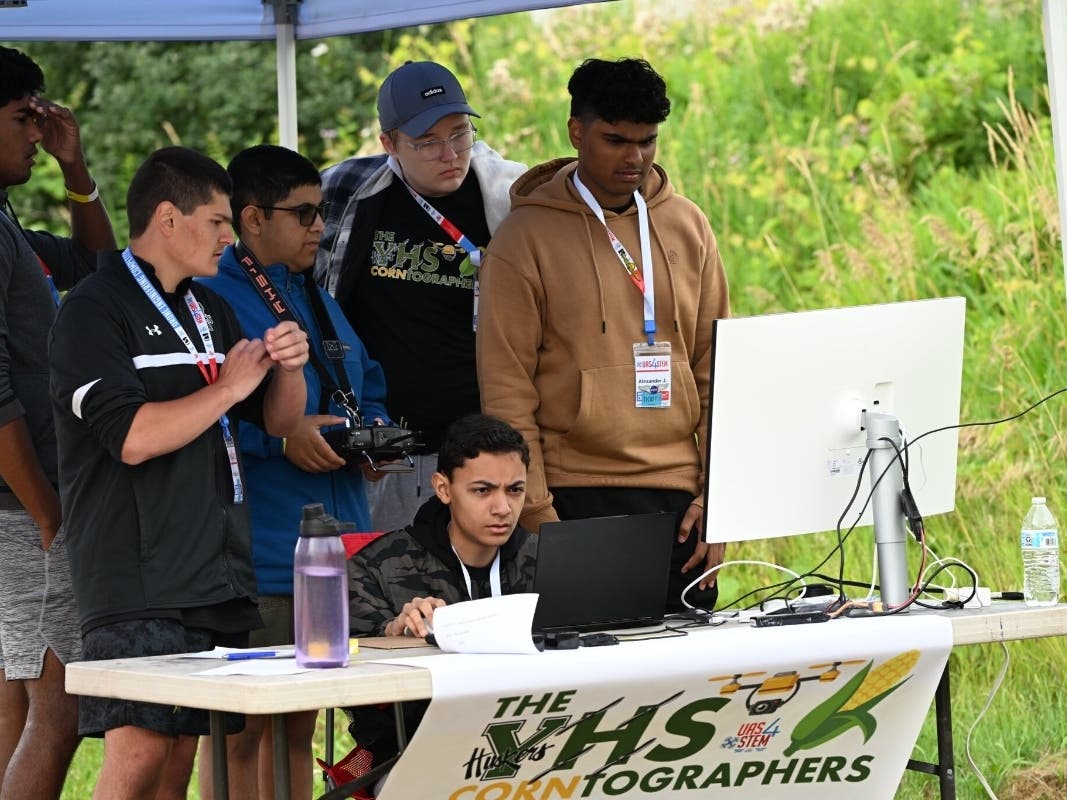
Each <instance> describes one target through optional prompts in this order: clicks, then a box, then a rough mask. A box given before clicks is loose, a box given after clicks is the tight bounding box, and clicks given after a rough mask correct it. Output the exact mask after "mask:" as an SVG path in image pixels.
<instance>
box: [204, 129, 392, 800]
mask: <svg viewBox="0 0 1067 800" xmlns="http://www.w3.org/2000/svg"><path fill="white" fill-rule="evenodd" d="M227 171H228V172H229V174H230V178H231V179H232V180H233V194H232V195H231V197H230V208H231V210H232V212H233V227H234V229H235V230H236V231H237V235H238V236H239V237H240V241H239V243H237V244H236V245H232V246H230V247H227V248H226V249H225V250H224V251H223V253H222V257H221V258H220V259H219V272H218V275H216V276H215V277H214V278H210V279H208V280H205V281H204V284H205V285H206V286H208V287H210V288H211V289H213V290H214V291H216V292H218V294H220V295H222V297H224V298H225V299H226V301H227V302H229V304H230V306H231V307H232V308H233V310H234V313H235V314H236V315H237V320H238V322H240V324H241V328H242V330H243V331H244V334H245V336H247V337H248V338H250V339H251V338H255V337H257V336H261V335H262V333H263V331H264V330H267V329H268V328H271V327H273V326H274V325H277V324H278V321H279V320H280V319H288V318H292V319H295V320H296V321H297V322H298V323H299V324H300V326H301V327H302V328H303V329H304V330H306V331H307V332H308V345H309V348H310V357H309V360H308V363H307V364H306V365H305V366H304V380H305V382H306V383H307V402H306V405H305V407H304V417H303V419H302V421H301V423H300V425H299V426H298V427H297V429H296V430H295V431H293V432H291V433H290V434H289V435H288V436H286V438H284V439H281V438H278V437H276V436H271V435H269V434H268V433H267V432H266V431H265V430H264V429H263V428H262V427H260V426H258V425H251V424H249V425H242V426H241V433H240V437H239V439H238V446H239V449H240V451H241V457H242V461H243V462H244V466H245V474H246V477H247V481H246V482H247V484H248V505H249V510H250V512H251V516H252V556H253V561H254V563H255V569H256V585H257V587H258V590H259V611H260V614H261V615H262V617H263V624H264V627H263V628H262V629H260V630H257V631H253V632H252V634H251V636H250V638H249V645H250V646H251V647H274V646H277V645H291V644H293V642H294V638H293V548H294V547H295V546H296V539H297V534H298V533H299V530H300V510H301V508H302V507H303V506H304V505H306V504H307V503H324V504H325V505H326V510H327V511H328V512H329V513H330V514H332V515H333V516H334V517H336V518H337V519H341V520H345V521H346V522H351V523H352V524H353V525H354V528H353V529H354V530H358V531H365V530H370V515H369V514H368V512H367V499H366V495H365V493H364V482H363V473H362V472H361V471H360V470H359V469H349V468H347V467H346V463H345V459H343V458H342V457H340V456H339V455H337V454H336V453H335V452H334V451H333V448H331V447H330V445H329V444H328V443H327V442H326V440H325V439H324V438H323V436H322V429H323V427H325V426H330V425H334V426H336V425H339V424H343V423H344V422H345V416H344V414H345V409H344V406H343V405H342V404H341V403H342V402H344V403H347V404H348V405H349V406H351V407H353V408H358V409H359V410H360V411H362V413H363V415H364V417H365V420H366V423H367V424H371V423H373V422H374V421H375V420H376V419H378V420H381V421H382V422H385V421H387V420H388V418H389V415H388V414H387V413H386V410H385V406H384V403H385V378H384V377H383V375H382V370H381V367H379V366H378V364H377V363H375V362H374V361H372V360H371V359H370V358H369V357H368V356H367V351H366V349H365V348H364V347H363V343H362V342H360V340H359V337H357V336H356V334H355V332H354V331H353V330H352V327H351V326H350V325H349V324H348V322H347V321H346V320H345V318H344V315H343V314H342V313H341V309H340V308H338V307H337V303H336V302H335V301H334V299H333V298H332V297H330V296H329V295H327V294H326V292H325V290H324V289H322V288H320V287H319V286H317V285H316V284H315V282H314V281H313V280H312V277H311V267H312V266H313V265H314V263H315V254H316V252H317V251H318V247H319V238H320V237H321V235H322V228H323V223H322V215H323V213H324V211H325V207H326V204H325V203H323V202H322V189H321V188H320V187H319V172H318V170H317V169H316V168H315V165H314V164H312V163H311V162H310V161H308V160H307V159H306V158H305V157H304V156H302V155H300V154H299V153H296V152H294V151H292V150H289V149H286V148H284V147H278V146H277V145H270V144H262V145H257V146H255V147H250V148H248V149H246V150H242V151H241V152H240V153H238V154H237V155H236V156H234V158H233V160H232V161H231V162H230V165H229V167H227ZM287 212H288V213H287ZM345 398H347V399H345ZM367 473H368V475H369V476H372V477H373V476H374V475H375V474H377V473H372V472H370V471H369V470H368V471H367ZM316 716H317V712H315V711H305V712H298V713H293V714H287V715H286V717H285V722H286V726H287V729H288V733H289V737H288V738H289V775H290V780H291V792H292V798H293V800H311V785H312V774H311V773H312V766H313V765H312V760H311V738H312V735H313V734H314V732H315V718H316ZM266 723H267V718H266V717H264V716H250V717H249V718H248V722H247V726H246V728H245V730H244V731H243V732H242V733H240V734H235V735H233V736H230V737H228V742H227V745H228V747H227V749H228V751H229V754H230V771H229V780H230V791H231V794H232V796H234V797H237V796H244V797H267V796H269V793H270V788H271V786H272V781H271V775H272V768H273V758H272V753H271V735H270V726H269V725H267V724H266ZM257 762H258V767H259V769H258V773H257ZM209 763H210V762H209V761H208V760H206V759H202V760H201V762H200V796H201V797H202V798H205V800H207V799H208V798H210V797H211V785H212V781H211V773H210V768H209V767H208V765H209ZM257 787H258V788H257Z"/></svg>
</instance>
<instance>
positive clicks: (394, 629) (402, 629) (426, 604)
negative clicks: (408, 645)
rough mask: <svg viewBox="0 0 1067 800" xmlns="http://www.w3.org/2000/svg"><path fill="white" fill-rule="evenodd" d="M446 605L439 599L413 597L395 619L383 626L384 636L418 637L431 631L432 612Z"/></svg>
mask: <svg viewBox="0 0 1067 800" xmlns="http://www.w3.org/2000/svg"><path fill="white" fill-rule="evenodd" d="M443 605H446V603H445V601H444V600H442V599H441V598H439V597H415V598H412V600H411V601H410V602H408V603H404V607H403V608H402V609H400V613H399V614H397V617H396V619H394V620H393V621H392V622H390V623H389V624H388V625H386V626H385V635H386V636H418V637H419V638H420V639H421V638H423V637H425V636H426V634H428V633H432V631H433V627H432V624H433V611H434V609H435V608H440V607H441V606H443Z"/></svg>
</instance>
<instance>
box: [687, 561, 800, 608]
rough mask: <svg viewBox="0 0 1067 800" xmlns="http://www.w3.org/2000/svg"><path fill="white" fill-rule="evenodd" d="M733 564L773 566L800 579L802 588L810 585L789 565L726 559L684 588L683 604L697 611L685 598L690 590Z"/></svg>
mask: <svg viewBox="0 0 1067 800" xmlns="http://www.w3.org/2000/svg"><path fill="white" fill-rule="evenodd" d="M733 564H750V565H752V566H757V567H771V568H773V569H777V570H781V571H782V572H784V573H786V574H787V575H792V576H793V577H794V578H796V579H797V580H798V581H800V585H801V587H802V588H805V589H806V588H807V586H808V584H807V583H805V581H804V579H803V578H802V577H801V576H800V575H799V574H797V573H796V572H793V570H791V569H789V568H788V567H783V566H781V565H780V564H772V563H771V562H770V561H724V562H723V563H721V564H716V565H715V566H714V567H712V568H711V569H709V570H707V571H705V572H704V573H703V574H702V575H698V576H697V577H696V578H695V579H694V580H693V582H692V583H690V584H688V585H687V586H686V587H685V588H684V589H682V596H681V598H680V599H681V601H682V605H684V606H685V607H686V608H688V609H689V610H690V611H696V610H697V608H696V606H694V605H692V604H690V602H689V601H688V600H686V599H685V596H686V595H687V594H688V593H689V590H690V589H692V588H693V587H694V586H696V585H697V584H698V583H700V582H701V581H702V580H704V579H705V578H706V577H708V576H709V575H712V574H714V573H716V572H718V571H719V570H720V569H722V568H723V567H728V566H731V565H733Z"/></svg>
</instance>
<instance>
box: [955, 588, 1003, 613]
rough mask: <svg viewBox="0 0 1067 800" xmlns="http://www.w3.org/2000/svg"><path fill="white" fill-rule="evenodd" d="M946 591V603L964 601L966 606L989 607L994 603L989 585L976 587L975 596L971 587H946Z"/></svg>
mask: <svg viewBox="0 0 1067 800" xmlns="http://www.w3.org/2000/svg"><path fill="white" fill-rule="evenodd" d="M944 591H945V602H946V603H963V607H964V608H987V607H989V606H991V605H992V604H993V596H992V593H991V592H990V590H989V587H988V586H979V587H978V588H977V589H974V590H973V594H974V596H973V597H972V596H971V594H972V590H971V589H969V588H963V589H960V588H952V589H949V588H946V589H945V590H944ZM968 598H969V599H968Z"/></svg>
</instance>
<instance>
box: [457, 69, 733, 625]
mask: <svg viewBox="0 0 1067 800" xmlns="http://www.w3.org/2000/svg"><path fill="white" fill-rule="evenodd" d="M568 89H569V90H570V92H571V96H572V106H571V118H570V120H569V122H568V130H569V133H570V138H571V143H572V144H573V145H574V146H575V148H576V149H577V150H578V158H577V160H575V159H559V160H556V161H552V162H549V163H546V164H542V165H540V166H538V167H535V168H533V169H532V170H530V171H529V172H527V173H526V174H525V175H524V176H522V177H521V178H519V180H518V181H516V183H515V185H514V186H513V187H512V190H511V194H512V212H511V214H510V215H509V216H508V217H507V218H506V219H505V220H504V222H503V223H502V224H501V226H500V228H499V229H498V230H497V232H496V234H495V235H494V237H493V240H492V243H491V245H490V247H489V251H488V254H487V257H486V259H485V262H484V264H483V265H482V268H481V273H480V276H479V277H480V281H481V308H480V318H479V324H478V336H477V353H478V379H479V385H480V387H481V393H482V406H483V409H484V410H485V412H486V413H490V414H494V415H496V416H499V417H501V418H503V419H505V420H507V421H508V422H509V423H510V424H512V425H513V426H514V427H516V428H517V429H518V430H520V431H521V432H522V433H523V435H524V436H525V437H526V440H527V442H528V443H529V445H530V455H531V464H530V470H529V477H528V482H527V494H526V505H525V509H524V512H523V517H522V524H523V525H524V527H526V528H528V529H530V530H537V529H538V528H539V526H540V524H541V523H542V522H545V521H549V520H555V519H558V518H576V517H589V516H601V515H607V514H622V513H641V512H646V511H673V512H675V513H677V514H678V518H679V536H678V539H679V541H678V542H677V544H676V553H675V561H674V563H673V564H672V579H673V580H672V585H671V595H670V600H671V601H672V602H671V605H676V604H677V601H678V596H679V595H680V593H681V588H682V587H683V586H685V584H686V583H688V582H689V581H690V580H692V579H693V578H695V577H696V576H697V575H698V574H699V573H698V572H696V571H693V570H694V569H695V568H696V567H698V566H701V565H703V566H704V567H705V568H706V567H708V566H711V565H713V564H717V563H720V562H721V559H722V550H721V547H719V548H713V549H711V550H710V551H709V548H708V547H707V546H706V545H704V544H703V543H698V541H697V540H698V538H699V536H698V535H696V534H695V533H694V526H695V524H696V523H698V522H699V519H700V517H701V513H702V500H701V497H700V495H701V492H702V486H703V462H704V456H703V451H704V445H703V440H704V433H705V430H706V428H707V413H708V388H709V382H710V359H711V351H712V322H713V320H715V319H716V318H721V317H726V316H728V315H729V292H728V288H727V282H726V275H725V273H724V271H723V266H722V260H721V259H720V257H719V252H718V248H717V247H716V243H715V237H714V234H713V233H712V231H711V228H710V226H709V225H708V222H707V219H706V218H705V217H704V214H703V213H702V212H701V211H700V209H699V208H697V206H696V205H694V204H693V203H692V202H690V201H689V200H687V199H685V198H684V197H682V196H681V195H678V194H676V193H675V192H674V190H673V188H672V187H671V184H670V181H669V180H668V178H667V175H666V173H665V172H664V171H663V169H662V168H661V167H659V166H658V165H656V164H654V163H653V159H654V157H655V151H656V138H657V135H658V127H659V123H660V122H662V121H663V120H664V119H665V118H666V116H667V113H668V112H669V109H670V102H669V100H667V97H666V87H665V85H664V84H663V81H662V79H661V78H660V77H659V75H657V74H656V73H655V72H654V71H653V70H652V68H651V67H650V66H649V65H648V64H647V63H646V62H644V61H640V60H636V59H624V60H622V61H618V62H607V61H599V60H590V61H587V62H585V63H584V64H583V65H582V66H581V67H579V68H578V69H577V70H576V71H575V73H574V75H573V76H572V78H571V81H570V84H569V85H568ZM576 176H577V177H578V181H577V183H576V181H575V177H576ZM579 185H581V186H582V187H584V189H585V198H583V195H582V192H581V189H580V188H579ZM638 192H639V194H640V197H637V196H635V195H636V193H638ZM587 200H588V202H587ZM642 201H643V204H644V205H646V206H647V220H648V223H647V228H648V235H647V237H644V239H645V242H644V243H645V250H646V252H648V253H649V254H650V255H651V275H650V276H649V275H647V274H646V272H645V270H646V265H645V264H644V260H645V259H644V258H643V257H642V238H643V237H642V236H641V234H640V228H641V226H640V216H641V211H640V206H641V205H642ZM598 211H599V213H600V215H602V216H603V222H602V221H601V219H600V218H599V217H598V214H597V212H598ZM608 230H610V231H611V233H612V234H614V235H615V237H617V240H618V242H619V243H620V244H621V248H620V247H619V246H618V245H615V244H613V242H612V240H611V238H610V236H609V233H608ZM620 251H621V255H620ZM627 257H628V258H629V262H630V264H631V268H630V269H627V267H626V266H625V264H626V263H627ZM631 272H632V273H633V275H631V274H630V273H631ZM637 276H640V279H638V278H637ZM649 278H651V280H649ZM641 284H643V285H646V286H647V285H649V284H651V286H652V287H653V289H654V291H653V292H652V293H651V294H652V297H651V298H648V299H650V300H651V301H652V302H651V304H650V305H649V306H648V307H649V309H651V308H652V307H654V315H653V314H651V313H647V312H646V311H645V308H646V306H645V297H646V295H645V293H644V292H643V291H642V289H641V288H639V285H641ZM649 317H652V318H654V324H655V331H654V333H652V334H648V333H646V319H647V318H649ZM649 339H653V340H654V341H655V342H656V344H657V345H663V344H665V343H669V345H670V354H669V360H670V374H671V381H670V385H669V405H665V406H661V407H638V403H639V402H641V400H640V398H639V396H638V395H636V394H635V386H636V383H635V380H636V370H635V350H634V345H635V344H642V345H643V344H647V342H648V340H649ZM646 402H647V401H646ZM683 573H690V574H688V575H683ZM713 583H714V576H711V577H708V578H707V579H705V581H703V582H702V585H701V587H700V588H701V589H706V588H710V587H711V586H712V584H713ZM687 597H688V598H689V599H690V600H691V601H693V600H697V601H698V602H700V604H702V605H705V606H708V605H710V604H711V603H713V602H714V592H713V591H712V592H705V593H701V592H695V591H694V592H691V593H690V594H689V595H687Z"/></svg>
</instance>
